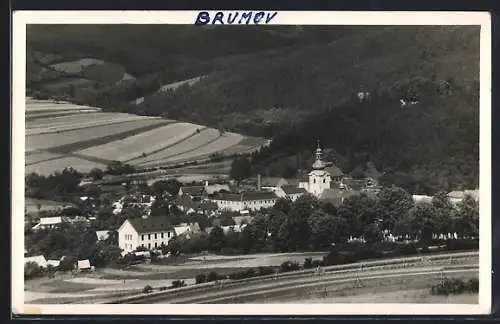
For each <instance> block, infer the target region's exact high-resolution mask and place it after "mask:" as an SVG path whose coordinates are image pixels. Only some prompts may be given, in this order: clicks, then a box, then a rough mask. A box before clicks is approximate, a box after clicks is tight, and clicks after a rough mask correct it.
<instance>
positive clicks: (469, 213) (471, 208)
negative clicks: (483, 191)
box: [457, 196, 479, 238]
mask: <svg viewBox="0 0 500 324" xmlns="http://www.w3.org/2000/svg"><path fill="white" fill-rule="evenodd" d="M457 208H458V210H457V220H458V221H459V222H460V223H461V224H462V226H461V229H462V231H461V232H462V235H463V236H469V237H476V238H477V237H478V236H479V204H478V203H477V201H476V200H475V199H474V198H472V197H470V196H465V198H464V199H463V200H462V201H461V202H459V203H458V205H457Z"/></svg>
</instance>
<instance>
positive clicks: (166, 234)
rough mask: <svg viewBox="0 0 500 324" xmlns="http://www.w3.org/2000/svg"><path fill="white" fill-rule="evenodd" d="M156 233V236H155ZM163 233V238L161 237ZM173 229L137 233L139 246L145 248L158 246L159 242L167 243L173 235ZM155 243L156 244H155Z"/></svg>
mask: <svg viewBox="0 0 500 324" xmlns="http://www.w3.org/2000/svg"><path fill="white" fill-rule="evenodd" d="M155 234H156V238H155ZM161 234H163V238H162V237H161ZM174 235H175V234H174V231H173V230H165V231H161V232H148V233H141V234H140V235H139V246H144V247H145V248H147V249H154V248H159V247H160V246H161V244H162V243H163V244H164V245H168V242H169V241H170V240H171V239H172V238H173V237H174ZM143 238H144V239H143ZM155 243H156V246H155Z"/></svg>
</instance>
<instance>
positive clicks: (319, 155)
mask: <svg viewBox="0 0 500 324" xmlns="http://www.w3.org/2000/svg"><path fill="white" fill-rule="evenodd" d="M324 168H325V164H324V163H323V151H322V150H321V146H320V145H319V140H318V147H317V148H316V160H315V161H314V163H313V169H316V170H321V169H324Z"/></svg>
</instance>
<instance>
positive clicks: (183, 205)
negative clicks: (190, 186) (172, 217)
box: [169, 195, 198, 211]
mask: <svg viewBox="0 0 500 324" xmlns="http://www.w3.org/2000/svg"><path fill="white" fill-rule="evenodd" d="M171 205H175V206H176V207H177V208H179V210H181V211H188V210H189V209H194V210H196V208H197V207H198V206H197V203H196V202H195V201H194V200H193V199H192V198H191V197H190V196H188V195H182V196H177V197H175V198H174V199H173V201H172V203H171ZM171 205H170V206H169V207H171Z"/></svg>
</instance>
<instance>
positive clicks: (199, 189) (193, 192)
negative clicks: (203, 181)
mask: <svg viewBox="0 0 500 324" xmlns="http://www.w3.org/2000/svg"><path fill="white" fill-rule="evenodd" d="M181 190H182V193H183V194H188V195H190V196H200V195H203V194H204V193H205V187H204V186H186V187H181Z"/></svg>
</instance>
